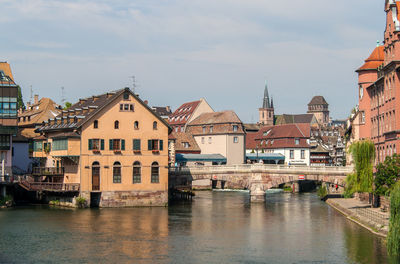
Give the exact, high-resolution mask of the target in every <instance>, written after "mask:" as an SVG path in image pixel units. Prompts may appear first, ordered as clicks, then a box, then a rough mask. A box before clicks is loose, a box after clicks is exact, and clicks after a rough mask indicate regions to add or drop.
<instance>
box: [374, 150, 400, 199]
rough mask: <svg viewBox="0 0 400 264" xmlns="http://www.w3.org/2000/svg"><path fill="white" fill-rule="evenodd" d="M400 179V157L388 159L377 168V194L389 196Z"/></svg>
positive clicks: (395, 156) (375, 181)
mask: <svg viewBox="0 0 400 264" xmlns="http://www.w3.org/2000/svg"><path fill="white" fill-rule="evenodd" d="M399 178H400V155H397V154H394V155H393V156H392V157H386V159H385V161H384V162H383V163H379V164H378V166H377V167H376V174H375V179H374V183H375V194H377V195H389V194H390V192H391V190H392V189H393V187H394V185H395V183H396V181H397V180H398V179H399Z"/></svg>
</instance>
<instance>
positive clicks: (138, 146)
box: [136, 139, 141, 150]
mask: <svg viewBox="0 0 400 264" xmlns="http://www.w3.org/2000/svg"><path fill="white" fill-rule="evenodd" d="M136 145H137V149H138V150H140V149H141V144H140V139H136Z"/></svg>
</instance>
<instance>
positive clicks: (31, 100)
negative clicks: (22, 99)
mask: <svg viewBox="0 0 400 264" xmlns="http://www.w3.org/2000/svg"><path fill="white" fill-rule="evenodd" d="M29 101H30V102H31V103H32V102H33V89H32V84H31V99H30V100H29Z"/></svg>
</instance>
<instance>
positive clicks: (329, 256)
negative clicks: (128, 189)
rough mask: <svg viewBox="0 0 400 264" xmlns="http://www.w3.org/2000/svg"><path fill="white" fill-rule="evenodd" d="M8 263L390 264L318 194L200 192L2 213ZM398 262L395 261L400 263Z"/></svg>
mask: <svg viewBox="0 0 400 264" xmlns="http://www.w3.org/2000/svg"><path fill="white" fill-rule="evenodd" d="M0 234H1V236H0V248H1V251H0V263H2V262H11V263H27V262H28V263H43V262H48V263H52V262H57V263H117V262H118V263H227V262H229V263H231V262H233V263H243V262H245V263H388V260H387V256H386V249H385V245H384V243H383V240H382V239H380V238H378V237H376V236H374V235H373V234H371V233H369V232H368V231H366V230H364V229H362V228H360V227H359V226H357V225H355V224H354V223H352V222H350V221H348V220H347V219H346V218H345V217H343V216H342V215H340V214H338V213H337V212H336V211H334V210H333V209H331V208H329V207H328V206H327V205H326V204H325V203H323V202H321V201H320V200H319V199H318V198H317V197H316V196H315V195H314V194H303V195H294V194H283V193H281V194H268V196H267V203H266V204H249V198H248V194H247V193H233V192H232V193H228V192H223V193H222V192H199V193H197V196H196V199H195V200H194V202H193V203H177V204H174V205H171V206H170V207H169V208H131V209H100V210H63V209H49V208H47V207H25V208H16V209H11V210H5V211H4V210H2V211H0ZM393 263H394V262H393Z"/></svg>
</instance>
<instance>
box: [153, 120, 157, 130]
mask: <svg viewBox="0 0 400 264" xmlns="http://www.w3.org/2000/svg"><path fill="white" fill-rule="evenodd" d="M153 130H157V122H156V121H154V122H153Z"/></svg>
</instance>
